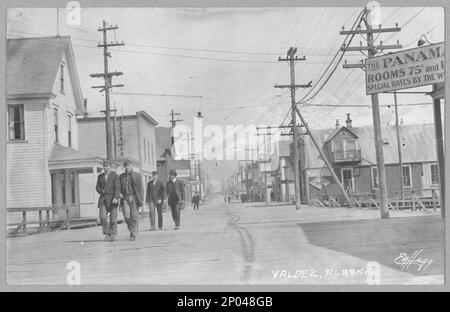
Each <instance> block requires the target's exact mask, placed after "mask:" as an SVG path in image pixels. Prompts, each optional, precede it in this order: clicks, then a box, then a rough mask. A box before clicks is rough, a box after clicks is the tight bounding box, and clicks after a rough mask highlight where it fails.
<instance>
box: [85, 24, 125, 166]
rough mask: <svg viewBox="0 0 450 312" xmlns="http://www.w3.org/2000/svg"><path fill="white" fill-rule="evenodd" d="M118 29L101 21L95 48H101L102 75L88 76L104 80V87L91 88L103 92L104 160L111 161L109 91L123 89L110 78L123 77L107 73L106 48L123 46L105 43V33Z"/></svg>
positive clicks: (108, 54) (107, 53)
mask: <svg viewBox="0 0 450 312" xmlns="http://www.w3.org/2000/svg"><path fill="white" fill-rule="evenodd" d="M118 28H119V27H117V25H116V26H107V25H106V22H105V21H103V27H101V28H99V29H98V31H101V32H103V44H98V45H97V47H99V48H103V62H104V70H103V73H98V74H90V75H89V76H91V77H94V78H103V79H104V80H105V85H103V86H93V87H92V88H100V92H103V91H105V107H106V109H105V125H106V159H108V160H111V159H112V158H113V152H112V136H111V112H110V104H109V90H110V89H111V88H113V87H123V85H122V84H121V85H113V84H112V77H113V76H120V75H123V73H122V72H117V71H115V72H109V71H108V57H111V53H110V52H109V51H108V47H115V46H123V45H125V44H124V43H123V42H121V43H119V42H110V43H107V35H106V32H107V31H108V30H115V29H118Z"/></svg>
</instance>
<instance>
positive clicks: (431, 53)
mask: <svg viewBox="0 0 450 312" xmlns="http://www.w3.org/2000/svg"><path fill="white" fill-rule="evenodd" d="M444 49H445V46H444V42H441V43H437V44H431V45H427V46H423V47H419V48H414V49H409V50H404V51H400V52H396V53H390V54H385V55H383V56H378V57H374V58H368V59H366V94H367V95H369V94H375V93H382V92H386V91H393V90H399V89H406V88H415V87H420V86H424V85H429V84H434V83H441V82H444V76H445V64H444V58H445V53H444V52H445V50H444Z"/></svg>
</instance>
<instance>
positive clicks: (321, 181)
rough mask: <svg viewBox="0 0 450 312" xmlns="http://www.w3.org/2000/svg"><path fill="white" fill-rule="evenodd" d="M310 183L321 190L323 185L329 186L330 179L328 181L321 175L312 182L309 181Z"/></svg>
mask: <svg viewBox="0 0 450 312" xmlns="http://www.w3.org/2000/svg"><path fill="white" fill-rule="evenodd" d="M309 184H311V185H312V186H314V187H315V188H318V189H319V190H321V189H322V187H324V186H327V185H328V184H330V181H328V180H327V179H325V178H323V177H320V176H319V177H317V178H315V179H314V180H312V181H311V182H309Z"/></svg>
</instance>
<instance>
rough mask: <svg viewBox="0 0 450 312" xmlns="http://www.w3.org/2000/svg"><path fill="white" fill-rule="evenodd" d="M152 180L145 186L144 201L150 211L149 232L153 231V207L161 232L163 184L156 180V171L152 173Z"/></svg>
mask: <svg viewBox="0 0 450 312" xmlns="http://www.w3.org/2000/svg"><path fill="white" fill-rule="evenodd" d="M152 175H153V179H152V180H151V181H149V182H148V184H147V194H146V196H145V201H146V202H147V203H148V207H149V210H150V231H154V230H155V207H156V210H157V212H158V229H160V230H162V226H163V215H162V205H163V201H164V193H165V190H164V183H163V182H162V181H161V180H159V179H158V171H153V172H152Z"/></svg>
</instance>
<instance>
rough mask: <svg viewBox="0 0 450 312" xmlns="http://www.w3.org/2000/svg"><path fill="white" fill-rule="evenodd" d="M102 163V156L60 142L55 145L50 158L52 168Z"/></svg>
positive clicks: (49, 163)
mask: <svg viewBox="0 0 450 312" xmlns="http://www.w3.org/2000/svg"><path fill="white" fill-rule="evenodd" d="M102 163H103V159H102V158H101V157H98V156H94V155H90V154H87V153H83V152H81V151H79V150H76V149H73V148H71V147H66V146H62V145H59V144H54V145H53V147H52V150H51V152H50V157H49V160H48V166H49V169H50V170H55V169H73V168H86V167H90V168H92V167H94V166H100V167H101V166H102Z"/></svg>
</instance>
